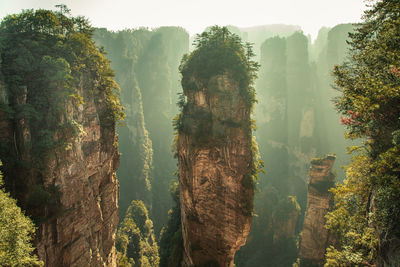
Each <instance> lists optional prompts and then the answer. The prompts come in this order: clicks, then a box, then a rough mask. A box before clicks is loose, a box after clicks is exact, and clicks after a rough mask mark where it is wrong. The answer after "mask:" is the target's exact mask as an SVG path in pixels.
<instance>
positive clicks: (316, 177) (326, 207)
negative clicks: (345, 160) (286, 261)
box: [300, 156, 335, 266]
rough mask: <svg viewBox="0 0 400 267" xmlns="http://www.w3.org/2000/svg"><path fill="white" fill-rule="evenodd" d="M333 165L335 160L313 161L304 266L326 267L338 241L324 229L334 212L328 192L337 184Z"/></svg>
mask: <svg viewBox="0 0 400 267" xmlns="http://www.w3.org/2000/svg"><path fill="white" fill-rule="evenodd" d="M334 162H335V157H334V156H327V157H325V158H323V159H314V160H312V161H311V169H310V178H309V182H308V195H307V210H306V215H305V220H304V226H303V232H302V236H301V244H300V261H301V266H323V265H324V261H325V251H326V248H327V247H328V246H329V245H333V243H334V241H335V238H334V236H333V235H332V234H331V233H329V231H328V230H327V229H326V228H325V223H326V219H325V215H326V214H327V213H328V211H330V210H331V209H332V208H333V194H332V193H331V192H329V191H328V190H329V189H330V188H331V187H333V186H334V182H335V176H334V175H333V174H332V172H331V171H332V167H333V164H334Z"/></svg>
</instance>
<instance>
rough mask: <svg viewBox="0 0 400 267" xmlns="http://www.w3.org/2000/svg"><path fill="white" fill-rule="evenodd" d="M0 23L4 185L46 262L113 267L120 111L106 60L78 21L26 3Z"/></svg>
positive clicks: (0, 131) (0, 133)
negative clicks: (33, 227) (30, 223)
mask: <svg viewBox="0 0 400 267" xmlns="http://www.w3.org/2000/svg"><path fill="white" fill-rule="evenodd" d="M33 24H34V25H36V26H35V27H32V25H33ZM1 26H2V27H1V30H0V35H1V36H2V39H1V40H0V47H2V48H3V49H2V51H1V54H0V57H1V58H2V62H1V63H0V71H1V72H0V77H1V79H2V81H1V82H0V83H1V84H2V88H0V95H1V97H0V121H1V122H0V141H1V146H0V158H1V159H2V160H3V162H4V166H3V170H4V174H5V185H6V187H7V190H8V191H10V192H11V194H12V195H13V197H15V198H17V200H18V204H19V205H20V206H21V207H22V208H23V209H24V210H25V211H26V214H27V215H29V216H30V217H31V218H32V219H33V220H34V222H35V223H36V225H37V227H38V228H37V233H36V241H35V246H36V248H37V253H38V255H39V257H40V259H41V260H43V262H44V264H45V266H57V267H58V266H60V267H64V266H76V267H80V266H93V267H100V266H101V267H103V266H109V267H114V266H116V265H117V262H116V261H117V257H116V256H117V255H116V249H115V234H116V230H117V226H118V181H117V177H116V175H115V171H116V170H117V168H118V165H119V153H118V146H117V145H118V144H117V135H116V122H117V121H118V120H120V119H122V118H123V117H124V115H123V112H122V106H121V104H120V102H119V99H118V95H117V93H116V91H118V85H117V84H116V82H115V81H114V79H113V73H112V70H111V69H110V66H109V63H108V61H107V60H106V59H105V58H104V55H103V54H102V50H100V49H98V48H97V47H96V46H95V45H94V43H93V41H92V39H91V36H92V34H91V32H92V29H91V27H90V25H89V24H88V23H87V21H86V20H82V19H79V20H77V19H75V18H70V17H66V16H65V15H64V14H63V13H59V12H53V11H49V10H37V11H33V10H27V11H23V13H21V14H18V15H12V16H9V17H6V18H5V19H4V20H3V21H2V24H1ZM39 48H40V49H39ZM22 51H23V52H22Z"/></svg>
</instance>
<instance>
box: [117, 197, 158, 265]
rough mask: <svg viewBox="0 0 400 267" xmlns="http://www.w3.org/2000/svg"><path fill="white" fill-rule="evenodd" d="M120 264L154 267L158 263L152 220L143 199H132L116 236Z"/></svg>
mask: <svg viewBox="0 0 400 267" xmlns="http://www.w3.org/2000/svg"><path fill="white" fill-rule="evenodd" d="M116 246H117V250H118V252H119V256H118V257H119V261H120V265H121V266H132V267H142V266H143V267H144V266H146V267H154V266H158V265H159V261H160V259H159V257H158V247H157V243H156V240H155V237H154V232H153V222H152V221H151V220H150V219H149V215H148V211H147V208H146V206H145V205H144V203H143V201H140V200H139V201H136V200H133V201H132V203H131V205H130V206H129V208H128V210H127V211H126V215H125V218H124V220H123V221H122V223H121V225H120V227H119V229H118V232H117V237H116Z"/></svg>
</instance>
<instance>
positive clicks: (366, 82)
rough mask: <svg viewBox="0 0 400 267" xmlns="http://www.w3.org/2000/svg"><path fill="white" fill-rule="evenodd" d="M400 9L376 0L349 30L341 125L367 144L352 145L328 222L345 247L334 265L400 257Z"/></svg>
mask: <svg viewBox="0 0 400 267" xmlns="http://www.w3.org/2000/svg"><path fill="white" fill-rule="evenodd" d="M399 10H400V2H399V1H397V0H380V1H375V2H374V3H373V5H372V6H371V9H370V10H368V11H366V12H365V15H364V22H363V23H361V24H360V25H359V27H358V29H356V31H355V33H352V34H350V35H349V36H350V38H351V41H350V42H349V44H350V46H351V57H350V58H349V60H348V61H347V62H346V63H344V64H343V65H341V66H336V67H335V69H334V75H335V78H336V81H335V83H336V85H337V88H338V89H339V90H341V91H342V94H341V96H339V97H338V98H337V99H336V101H335V105H336V108H337V110H338V111H339V112H341V114H342V118H341V123H342V124H344V125H345V127H346V128H347V137H348V138H350V139H356V138H361V139H362V140H364V142H363V145H362V146H360V147H353V148H352V149H351V151H353V152H355V153H356V154H357V156H355V157H354V158H353V161H352V163H351V164H350V166H348V167H347V170H346V175H347V179H346V181H345V182H344V184H343V185H339V186H338V187H337V188H336V189H335V190H334V192H335V194H336V209H335V210H334V211H333V212H332V213H330V214H329V215H328V216H327V218H328V225H327V226H328V228H331V229H333V230H336V231H337V232H338V234H339V236H340V238H341V243H342V244H341V245H342V249H341V250H337V249H334V248H331V249H329V250H328V253H327V256H328V257H327V266H336V265H335V264H340V265H341V266H354V264H362V263H370V264H372V263H377V264H378V265H379V266H394V265H396V264H398V262H399V261H400V257H399V255H400V251H399V247H400V246H399V245H400V231H399V229H400V199H399V197H398V196H399V194H400V182H399V180H400V179H399V178H400V168H399V167H400V142H399V140H400V139H399V133H400V118H399V114H400V46H399V43H400V13H399ZM391 264H394V265H391Z"/></svg>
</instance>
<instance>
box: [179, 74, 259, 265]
mask: <svg viewBox="0 0 400 267" xmlns="http://www.w3.org/2000/svg"><path fill="white" fill-rule="evenodd" d="M192 79H193V81H194V82H198V81H196V80H195V78H194V77H192ZM202 84H207V86H203V87H202V89H201V90H199V91H190V90H187V89H186V88H184V93H185V95H186V97H187V103H188V104H187V106H186V108H185V109H184V110H183V113H182V117H183V118H182V123H183V127H184V128H187V131H183V133H182V132H181V133H180V134H179V138H178V144H177V146H178V151H177V154H178V160H179V178H180V188H181V191H180V201H181V214H182V231H183V240H184V256H183V263H182V265H183V266H193V265H194V266H233V258H234V255H235V252H236V251H237V250H238V249H239V248H240V247H241V246H243V245H244V244H245V242H246V238H247V235H248V234H249V232H250V225H251V213H252V203H253V196H254V193H253V187H252V186H251V185H250V186H249V185H246V183H247V182H248V181H247V180H246V179H249V177H248V176H247V175H248V174H249V172H250V170H251V165H252V152H251V146H252V137H251V130H250V129H249V127H243V125H247V126H249V125H250V108H249V107H248V105H246V104H245V101H244V99H243V97H242V96H241V95H240V93H239V84H238V83H237V82H236V81H234V79H233V78H232V77H231V76H230V75H229V73H225V74H223V75H218V76H213V77H212V78H210V80H209V81H208V82H206V83H202ZM250 179H251V178H250Z"/></svg>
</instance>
